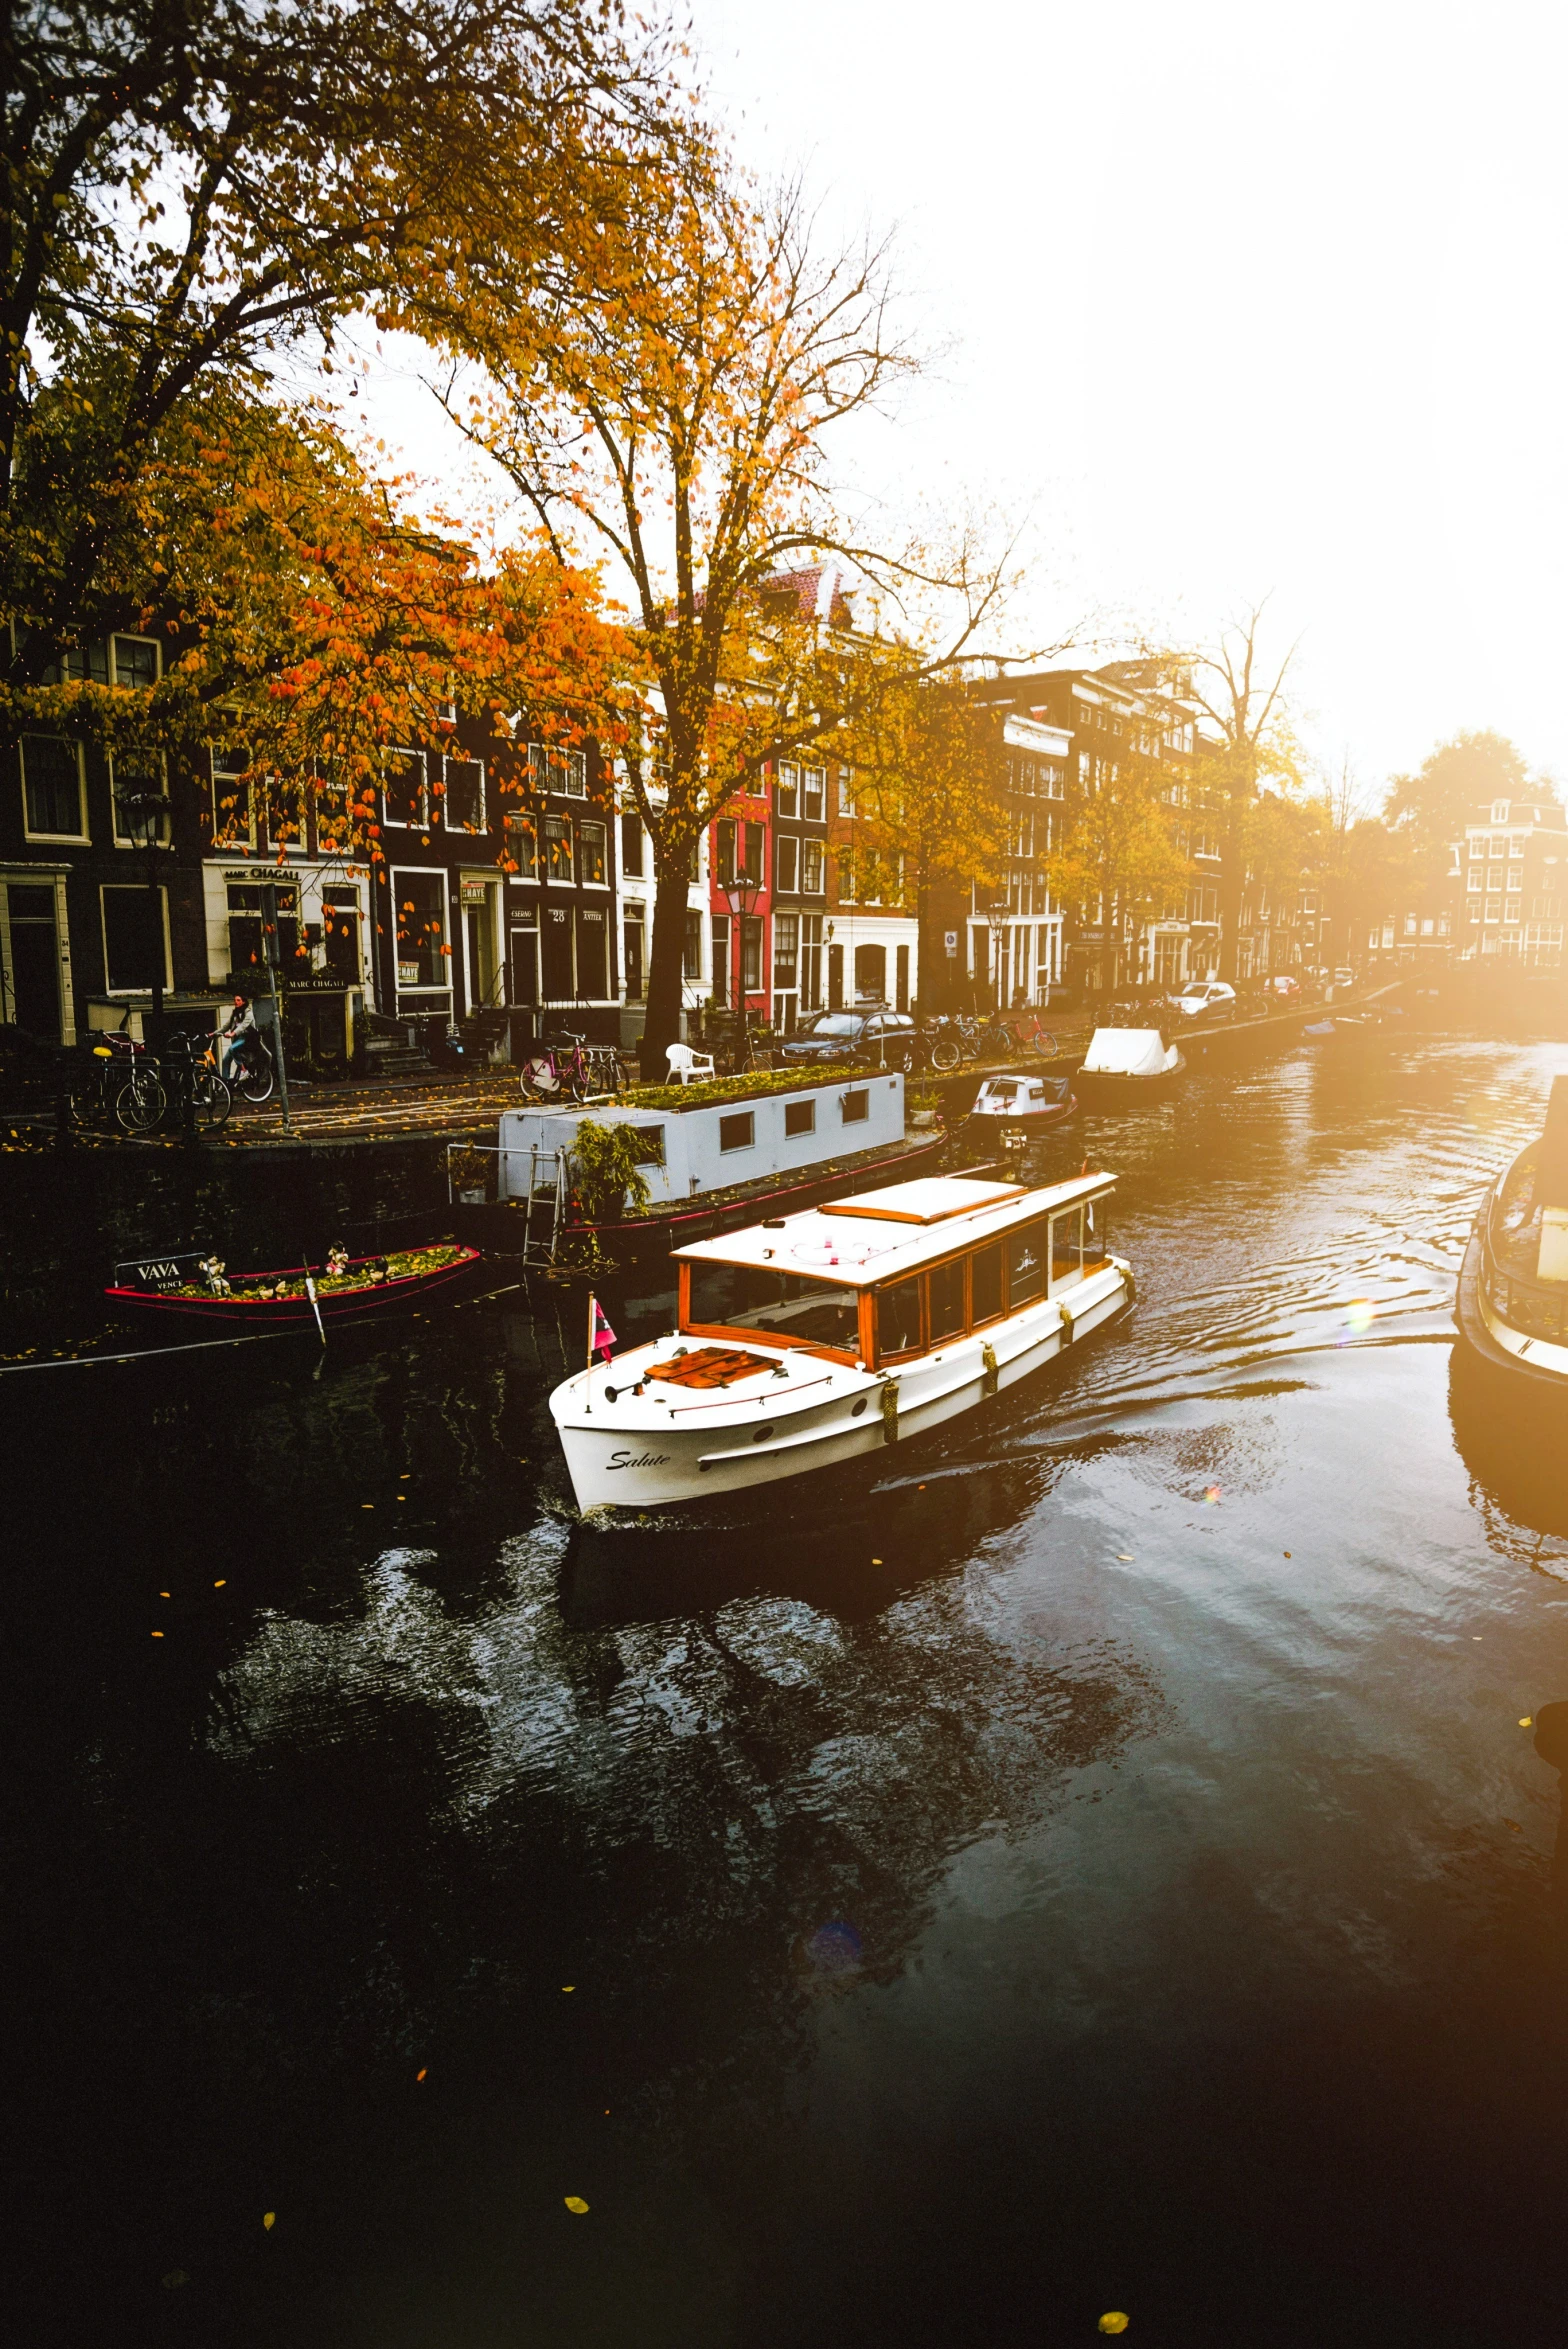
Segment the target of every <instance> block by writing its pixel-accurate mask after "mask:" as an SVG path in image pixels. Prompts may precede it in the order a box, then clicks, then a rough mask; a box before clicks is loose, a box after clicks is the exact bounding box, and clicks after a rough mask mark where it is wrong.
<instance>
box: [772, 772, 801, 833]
mask: <svg viewBox="0 0 1568 2349" xmlns="http://www.w3.org/2000/svg"><path fill="white" fill-rule="evenodd" d="M786 794H787V795H788V797H787V799H786ZM773 812H774V814H775V815H778V816H783V817H784V818H785V820H786V821H787V822H789V823H794V822H796V821H797V820H798V818H799V815H800V769H799V767H797V766H796V765H795V764H794V762H793V760H790V759H781V760H780V761H779V764H778V767H777V770H776V771H775V774H774V777H773Z"/></svg>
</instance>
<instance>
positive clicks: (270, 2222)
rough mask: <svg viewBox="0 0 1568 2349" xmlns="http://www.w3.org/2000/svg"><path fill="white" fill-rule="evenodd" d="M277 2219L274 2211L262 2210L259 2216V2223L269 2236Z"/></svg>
mask: <svg viewBox="0 0 1568 2349" xmlns="http://www.w3.org/2000/svg"><path fill="white" fill-rule="evenodd" d="M277 2218H278V2214H277V2212H276V2211H275V2210H264V2211H263V2212H262V2214H261V2223H262V2225H263V2226H264V2227H265V2228H266V2230H267V2232H268V2234H269V2235H270V2234H271V2232H272V2230H273V2228H274V2226H276V2224H277Z"/></svg>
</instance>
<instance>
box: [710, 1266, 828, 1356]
mask: <svg viewBox="0 0 1568 2349" xmlns="http://www.w3.org/2000/svg"><path fill="white" fill-rule="evenodd" d="M690 1318H691V1326H692V1328H693V1329H737V1330H752V1331H761V1332H764V1333H767V1334H770V1335H772V1336H774V1337H781V1338H797V1339H801V1340H804V1341H806V1342H808V1343H809V1344H811V1345H813V1346H833V1347H836V1348H837V1349H838V1350H839V1351H840V1352H843V1353H850V1354H853V1353H857V1352H858V1351H859V1345H860V1299H859V1295H858V1293H857V1292H856V1291H855V1290H854V1289H845V1288H840V1287H839V1286H838V1285H837V1284H836V1283H835V1282H831V1281H819V1280H811V1279H808V1278H807V1277H806V1276H805V1275H804V1274H802V1273H798V1272H774V1271H773V1270H772V1268H771V1267H770V1266H763V1265H756V1264H712V1263H701V1262H699V1263H696V1264H694V1265H693V1266H692V1268H691V1315H690Z"/></svg>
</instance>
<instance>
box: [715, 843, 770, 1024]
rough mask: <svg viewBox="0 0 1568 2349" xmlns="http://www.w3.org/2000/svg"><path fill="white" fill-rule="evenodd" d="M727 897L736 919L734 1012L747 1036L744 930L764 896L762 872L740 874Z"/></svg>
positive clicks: (727, 888)
mask: <svg viewBox="0 0 1568 2349" xmlns="http://www.w3.org/2000/svg"><path fill="white" fill-rule="evenodd" d="M724 895H725V899H726V901H727V903H728V905H729V909H730V912H731V913H732V915H733V916H734V918H735V1013H736V1017H737V1019H738V1020H739V1022H740V1027H739V1029H738V1030H737V1033H738V1034H740V1035H744V1034H745V1029H746V984H745V982H746V966H745V959H744V957H745V931H746V924H747V922H748V920H749V919H750V918H751V916H752V915H753V914H754V913H755V912H756V910H757V900H758V898H759V897H760V896H761V895H762V876H761V875H760V873H759V874H752V873H743V872H737V873H736V874H735V877H734V879H733V880H731V881H728V882H726V884H725V888H724Z"/></svg>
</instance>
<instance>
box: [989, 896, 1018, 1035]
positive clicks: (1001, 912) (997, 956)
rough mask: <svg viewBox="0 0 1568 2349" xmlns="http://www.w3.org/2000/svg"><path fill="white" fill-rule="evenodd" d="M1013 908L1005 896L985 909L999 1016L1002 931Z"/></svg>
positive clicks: (993, 986) (1000, 1008)
mask: <svg viewBox="0 0 1568 2349" xmlns="http://www.w3.org/2000/svg"><path fill="white" fill-rule="evenodd" d="M1012 910H1013V909H1012V907H1011V906H1010V905H1009V904H1008V903H1007V900H1006V899H1005V898H997V899H996V900H995V901H994V902H993V903H992V904H990V905H988V906H987V907H986V909H985V918H986V927H987V928H988V929H989V931H990V933H991V974H992V975H991V989H992V993H993V995H994V996H995V999H996V1006H995V1007H996V1011H997V1014H998V1016H1000V1014H1001V1010H1002V932H1003V930H1004V929H1005V928H1006V925H1007V917H1008V915H1009V914H1010V913H1011V912H1012Z"/></svg>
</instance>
